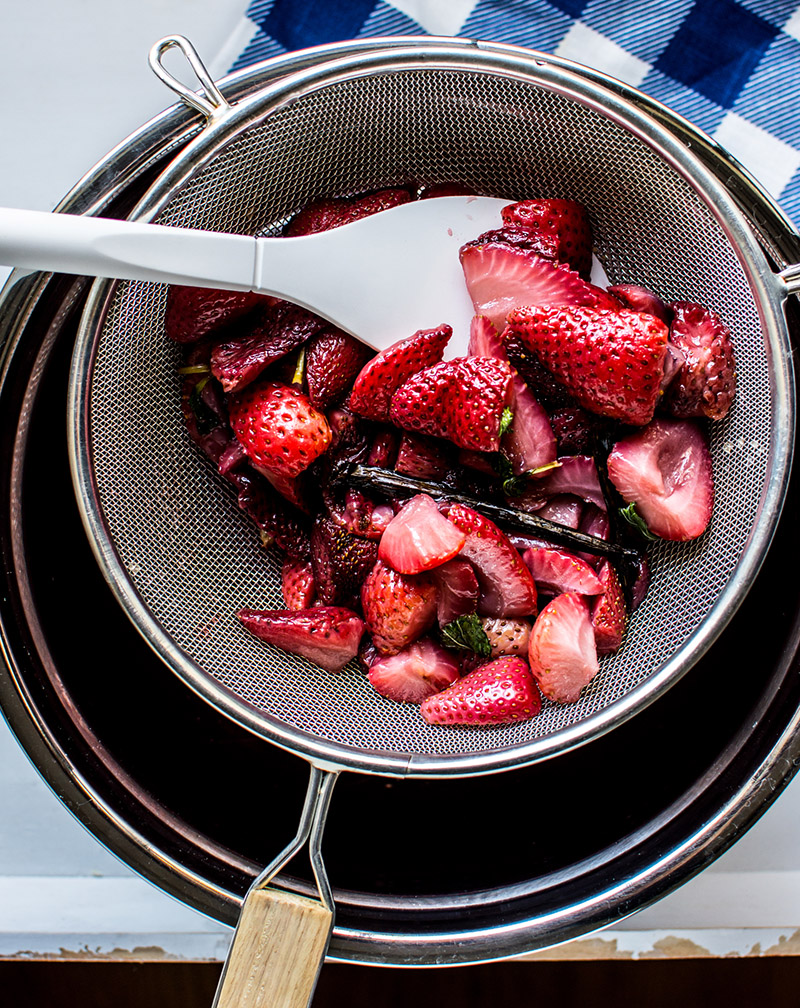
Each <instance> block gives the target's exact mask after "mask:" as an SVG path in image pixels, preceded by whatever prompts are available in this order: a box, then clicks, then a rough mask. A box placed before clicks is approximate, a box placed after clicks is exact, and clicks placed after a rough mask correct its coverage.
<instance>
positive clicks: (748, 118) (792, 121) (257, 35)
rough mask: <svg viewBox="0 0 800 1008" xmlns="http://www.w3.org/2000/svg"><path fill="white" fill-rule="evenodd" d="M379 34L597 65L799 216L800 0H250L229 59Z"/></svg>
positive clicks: (241, 62)
mask: <svg viewBox="0 0 800 1008" xmlns="http://www.w3.org/2000/svg"><path fill="white" fill-rule="evenodd" d="M374 35H455V36H461V37H467V38H479V39H483V40H485V41H489V42H504V43H509V44H513V45H522V46H527V47H529V48H531V49H539V50H541V51H543V52H547V53H555V54H556V55H558V56H563V57H565V58H567V59H571V60H574V61H575V62H577V63H582V64H584V65H585V66H590V67H593V68H594V69H596V70H599V71H601V72H603V73H606V74H608V75H609V76H611V77H615V78H616V79H618V80H621V81H623V82H625V83H626V84H630V85H632V86H633V87H636V88H639V89H640V90H641V91H644V92H645V93H646V94H649V95H651V96H652V97H653V98H656V99H658V100H659V101H661V102H663V103H664V104H665V105H668V106H669V107H670V108H672V109H674V110H675V111H676V112H678V113H680V114H681V115H683V116H684V117H685V118H686V119H688V120H689V121H690V122H692V123H694V124H695V125H696V126H699V127H700V128H701V129H703V130H705V132H706V133H708V134H710V136H712V137H713V138H714V139H715V140H716V141H717V142H718V143H719V144H721V145H722V146H723V147H725V148H726V149H727V150H728V151H730V153H731V154H733V156H734V157H735V158H737V160H738V161H740V162H741V164H743V165H744V166H745V167H746V168H747V169H748V170H749V171H750V172H751V173H752V175H753V176H754V177H755V178H756V179H757V180H758V181H759V182H760V183H761V185H762V186H763V187H764V188H765V189H766V190H767V191H768V192H769V193H770V194H771V195H772V196H773V197H774V198H775V199H776V200H777V201H778V203H779V204H780V205H781V207H782V209H783V210H784V212H785V213H786V215H787V216H788V217H790V218H791V219H792V220H793V221H794V222H795V225H800V100H799V99H800V0H392V2H388V0H339V2H335V0H333V2H327V3H325V2H320V0H251V3H250V6H249V7H248V9H247V11H246V19H245V22H244V23H243V24H242V26H241V30H240V31H239V32H237V33H236V36H235V40H234V44H235V50H234V51H235V53H236V54H238V55H237V56H236V58H235V60H233V61H232V65H231V66H230V69H232V70H238V69H241V68H242V67H245V66H248V65H249V64H251V63H255V62H256V61H258V60H262V59H266V58H267V57H269V56H274V55H277V54H278V53H283V52H287V51H291V50H295V49H302V48H305V47H306V46H311V45H320V44H323V43H326V42H338V41H343V40H346V39H355V38H365V37H368V36H374ZM229 51H230V50H229ZM229 62H230V60H229Z"/></svg>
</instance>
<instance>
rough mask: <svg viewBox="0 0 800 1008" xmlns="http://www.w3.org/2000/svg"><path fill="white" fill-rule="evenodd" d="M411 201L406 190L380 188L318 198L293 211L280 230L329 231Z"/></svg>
mask: <svg viewBox="0 0 800 1008" xmlns="http://www.w3.org/2000/svg"><path fill="white" fill-rule="evenodd" d="M410 200H411V193H410V192H409V191H408V190H407V189H381V190H379V191H378V192H374V193H367V194H365V195H363V196H355V197H335V198H333V199H323V200H317V201H316V202H314V203H309V204H308V206H306V207H304V208H303V209H302V210H301V211H300V212H299V213H298V214H295V216H294V217H292V219H291V220H290V221H289V223H288V224H287V225H286V227H285V228H284V231H283V233H284V235H285V236H286V237H296V236H297V235H308V234H317V232H319V231H330V230H331V228H335V227H341V226H342V224H349V223H350V222H351V221H356V220H361V218H362V217H369V216H370V215H371V214H374V213H379V212H380V211H381V210H389V209H390V208H391V207H395V206H400V205H401V204H402V203H408V202H410Z"/></svg>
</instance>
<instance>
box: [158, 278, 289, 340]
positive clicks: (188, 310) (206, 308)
mask: <svg viewBox="0 0 800 1008" xmlns="http://www.w3.org/2000/svg"><path fill="white" fill-rule="evenodd" d="M274 300H275V299H274V298H271V297H268V296H267V295H265V294H254V293H253V292H252V291H228V290H214V289H211V288H207V287H182V286H177V285H174V286H171V287H170V288H169V290H168V291H167V304H166V308H165V310H164V329H165V331H166V334H167V336H169V338H170V339H172V340H175V342H176V343H194V342H195V341H197V340H199V339H202V338H203V337H204V336H210V335H211V334H212V333H216V332H219V331H220V330H221V329H224V328H226V327H227V326H229V325H230V324H231V323H232V322H236V321H237V320H238V319H242V318H244V316H245V315H247V314H248V313H249V312H251V311H253V309H255V308H258V307H260V306H262V305H268V304H271V303H273V302H274Z"/></svg>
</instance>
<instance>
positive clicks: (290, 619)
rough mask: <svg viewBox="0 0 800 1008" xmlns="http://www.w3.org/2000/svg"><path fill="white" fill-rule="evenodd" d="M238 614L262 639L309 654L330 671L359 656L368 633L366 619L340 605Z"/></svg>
mask: <svg viewBox="0 0 800 1008" xmlns="http://www.w3.org/2000/svg"><path fill="white" fill-rule="evenodd" d="M236 615H237V617H238V618H239V620H240V621H241V623H242V625H243V626H244V627H245V629H247V630H249V631H250V633H252V634H253V635H254V636H256V637H258V639H259V640H263V641H266V642H267V644H273V645H274V646H275V647H279V648H283V650H284V651H289V652H291V654H296V655H301V656H302V657H303V658H308V659H309V661H313V662H316V663H317V665H320V666H322V668H324V669H327V670H328V671H329V672H340V671H341V670H342V668H344V666H345V665H346V664H347V663H348V662H349V661H350V660H351V659H352V658H355V656H356V655H357V654H358V645H359V642H360V640H361V635H362V634H363V633H364V623H363V621H362V620H361V619H360V618H359V617H358V616H357V615H356V614H355V613H354V612H352V611H351V610H350V609H343V608H340V607H338V606H315V607H314V608H313V609H299V610H293V609H273V610H259V609H241V610H239V612H238V613H237V614H236Z"/></svg>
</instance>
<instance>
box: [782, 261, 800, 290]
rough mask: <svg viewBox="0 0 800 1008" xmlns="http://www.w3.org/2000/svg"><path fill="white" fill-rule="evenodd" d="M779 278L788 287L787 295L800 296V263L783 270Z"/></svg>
mask: <svg viewBox="0 0 800 1008" xmlns="http://www.w3.org/2000/svg"><path fill="white" fill-rule="evenodd" d="M778 276H779V277H780V278H781V280H783V282H784V284H785V285H786V293H787V294H800V263H793V264H792V265H791V266H787V267H786V268H785V269H783V270H781V271H780V273H779V274H778Z"/></svg>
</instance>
